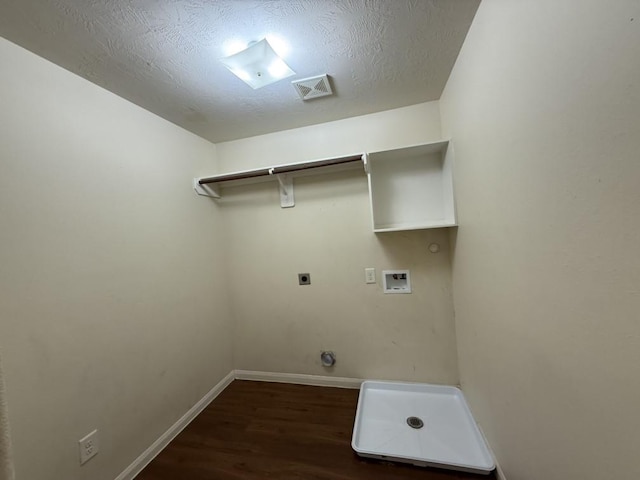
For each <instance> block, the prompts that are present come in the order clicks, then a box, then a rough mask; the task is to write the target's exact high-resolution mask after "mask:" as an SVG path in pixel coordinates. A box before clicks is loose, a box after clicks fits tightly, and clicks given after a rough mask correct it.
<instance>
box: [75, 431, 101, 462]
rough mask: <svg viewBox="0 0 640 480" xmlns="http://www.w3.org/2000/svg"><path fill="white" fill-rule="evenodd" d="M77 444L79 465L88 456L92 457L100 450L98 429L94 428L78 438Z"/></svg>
mask: <svg viewBox="0 0 640 480" xmlns="http://www.w3.org/2000/svg"><path fill="white" fill-rule="evenodd" d="M78 444H79V446H80V465H83V464H84V463H86V462H87V461H88V460H89V459H90V458H92V457H94V456H95V455H96V454H97V453H98V451H99V450H100V444H99V442H98V430H94V431H93V432H91V433H90V434H88V435H87V436H86V437H84V438H81V439H80V440H78Z"/></svg>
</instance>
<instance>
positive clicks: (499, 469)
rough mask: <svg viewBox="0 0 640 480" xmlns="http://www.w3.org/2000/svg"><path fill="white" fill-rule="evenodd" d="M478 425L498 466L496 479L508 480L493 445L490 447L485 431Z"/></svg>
mask: <svg viewBox="0 0 640 480" xmlns="http://www.w3.org/2000/svg"><path fill="white" fill-rule="evenodd" d="M472 415H473V412H472ZM476 425H477V426H478V430H480V435H482V438H483V439H484V443H485V444H486V445H487V448H488V449H489V453H490V454H491V458H493V463H494V465H495V466H496V478H497V479H498V480H507V477H506V476H505V474H504V472H503V471H502V468H500V464H499V463H498V459H497V458H496V454H495V453H493V449H492V448H491V445H489V441H488V440H487V436H486V435H485V434H484V431H483V430H482V427H481V426H480V424H479V423H477V422H476Z"/></svg>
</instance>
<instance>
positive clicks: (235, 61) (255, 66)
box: [220, 39, 296, 90]
mask: <svg viewBox="0 0 640 480" xmlns="http://www.w3.org/2000/svg"><path fill="white" fill-rule="evenodd" d="M220 61H221V62H222V63H223V64H224V66H225V67H227V68H228V69H229V70H230V71H231V73H233V74H234V75H235V76H237V77H238V78H239V79H240V80H242V81H243V82H245V83H246V84H247V85H249V86H250V87H251V88H253V89H254V90H256V89H258V88H261V87H264V86H266V85H270V84H272V83H274V82H277V81H278V80H282V79H283V78H287V77H290V76H291V75H295V74H296V72H294V71H293V70H291V68H289V65H287V64H286V63H285V62H284V60H282V59H281V58H280V57H279V56H278V55H277V54H276V52H275V51H274V50H273V48H271V45H269V42H268V41H267V40H266V39H262V40H260V41H259V42H254V43H251V44H249V46H248V47H247V48H245V49H244V50H242V51H241V52H238V53H236V54H234V55H230V56H228V57H225V58H222V59H221V60H220Z"/></svg>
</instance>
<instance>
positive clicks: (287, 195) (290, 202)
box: [276, 174, 296, 208]
mask: <svg viewBox="0 0 640 480" xmlns="http://www.w3.org/2000/svg"><path fill="white" fill-rule="evenodd" d="M276 178H277V179H278V184H279V186H280V207H282V208H291V207H295V205H296V202H295V199H294V198H293V178H292V177H290V176H289V175H282V174H281V175H276Z"/></svg>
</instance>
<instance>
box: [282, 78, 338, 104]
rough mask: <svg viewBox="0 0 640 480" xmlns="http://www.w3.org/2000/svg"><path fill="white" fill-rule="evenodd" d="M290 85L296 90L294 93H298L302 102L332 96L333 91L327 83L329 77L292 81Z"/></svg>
mask: <svg viewBox="0 0 640 480" xmlns="http://www.w3.org/2000/svg"><path fill="white" fill-rule="evenodd" d="M291 85H293V87H294V88H295V89H296V92H298V95H300V98H302V100H311V99H312V98H318V97H326V96H327V95H333V90H331V84H330V83H329V77H328V76H327V75H319V76H317V77H309V78H303V79H302V80H294V81H293V82H291Z"/></svg>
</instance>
